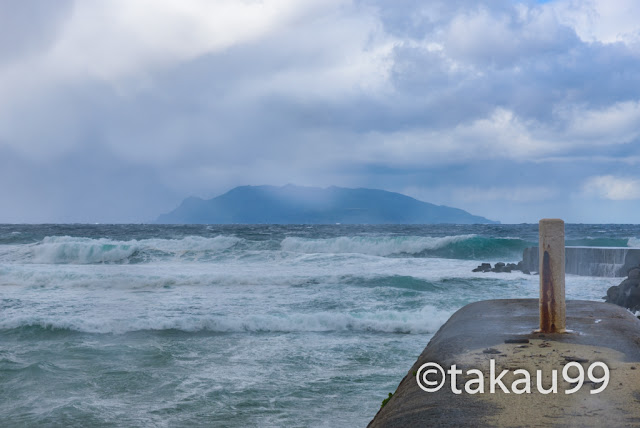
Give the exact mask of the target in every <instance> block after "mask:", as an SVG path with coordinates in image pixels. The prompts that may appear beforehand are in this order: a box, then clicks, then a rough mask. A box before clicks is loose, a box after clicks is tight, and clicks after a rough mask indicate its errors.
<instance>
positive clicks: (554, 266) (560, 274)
mask: <svg viewBox="0 0 640 428" xmlns="http://www.w3.org/2000/svg"><path fill="white" fill-rule="evenodd" d="M539 233H540V243H539V245H538V248H539V252H540V258H539V260H540V268H539V270H538V272H539V273H540V332H541V333H565V332H566V327H567V326H566V303H565V295H564V264H565V256H564V221H562V220H560V219H542V220H540V223H539Z"/></svg>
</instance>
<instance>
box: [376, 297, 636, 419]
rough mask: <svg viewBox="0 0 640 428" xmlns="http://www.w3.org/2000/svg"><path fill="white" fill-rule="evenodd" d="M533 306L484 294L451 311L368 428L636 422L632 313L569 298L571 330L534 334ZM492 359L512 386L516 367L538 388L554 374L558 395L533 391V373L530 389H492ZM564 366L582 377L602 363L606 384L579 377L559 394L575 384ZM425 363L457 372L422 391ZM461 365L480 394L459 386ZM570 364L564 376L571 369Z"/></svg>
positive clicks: (535, 311)
mask: <svg viewBox="0 0 640 428" xmlns="http://www.w3.org/2000/svg"><path fill="white" fill-rule="evenodd" d="M538 310H539V301H538V299H513V300H485V301H482V302H476V303H471V304H469V305H467V306H465V307H463V308H462V309H460V310H459V311H458V312H456V313H455V314H454V315H453V316H452V317H451V318H450V319H449V321H447V323H446V324H444V325H443V326H442V327H441V328H440V330H439V331H438V332H437V333H436V335H435V336H433V338H432V339H431V341H430V342H429V344H428V345H427V347H426V348H425V349H424V351H423V352H422V354H420V356H419V357H418V359H417V361H416V362H415V364H414V365H413V366H412V367H411V368H410V369H409V370H408V372H407V374H406V376H405V377H404V379H402V381H401V382H400V385H399V386H398V388H397V390H396V391H395V393H394V394H393V396H392V397H391V399H390V400H389V401H388V403H387V404H386V405H385V406H384V407H382V408H381V409H380V411H379V412H378V414H377V415H376V416H375V418H374V419H373V420H372V421H371V423H370V424H369V427H370V428H377V427H385V428H395V427H398V428H400V427H422V426H425V427H426V426H438V427H461V426H496V427H513V426H518V427H546V426H561V427H565V426H576V427H585V426H593V427H602V426H610V427H612V426H638V421H640V407H639V406H638V405H637V400H638V398H637V397H638V396H639V393H638V385H640V370H638V369H639V368H640V322H639V321H638V319H637V318H636V317H634V316H633V315H632V314H631V313H629V312H628V311H627V310H626V309H624V308H621V307H619V306H615V305H611V304H608V303H600V302H590V301H584V300H571V301H568V302H567V328H569V329H571V332H570V333H567V334H562V333H551V334H549V333H547V334H541V333H538V332H536V331H535V329H536V327H537V326H538ZM491 360H494V364H495V366H496V370H495V372H496V373H501V372H502V371H503V370H508V373H507V374H506V375H505V377H504V380H505V383H506V384H507V385H511V387H512V386H513V385H514V382H517V379H520V378H521V376H519V375H515V374H514V371H515V370H516V369H521V370H525V371H527V372H528V373H532V374H535V375H533V376H534V377H538V376H541V384H542V385H543V386H544V387H545V388H549V386H550V385H552V384H553V383H552V375H553V370H556V371H557V372H558V373H559V374H558V382H557V392H555V393H547V392H544V393H540V392H539V390H538V389H537V387H536V385H537V381H538V379H537V378H536V380H533V377H532V378H531V383H527V385H531V388H532V390H531V392H530V393H528V392H525V393H522V394H521V393H514V390H513V389H507V391H508V392H506V391H503V390H502V389H500V388H496V391H495V393H492V392H491V390H490V386H489V385H490V384H491V369H490V366H491ZM571 362H573V365H576V366H577V365H580V366H582V373H586V372H587V371H588V370H589V367H590V365H591V364H593V363H595V362H604V363H605V364H606V365H607V367H608V369H609V370H610V375H611V379H610V381H609V382H608V386H607V387H606V388H605V389H604V390H603V391H602V392H600V393H598V394H594V393H593V390H594V389H595V388H596V387H597V386H598V387H599V386H600V385H596V384H594V383H593V382H591V381H589V379H587V378H585V379H586V382H585V383H584V384H583V383H580V385H581V386H582V387H581V388H579V390H578V391H577V392H575V393H571V394H569V393H566V392H567V390H568V389H569V388H572V387H574V386H575V384H573V383H569V382H567V381H566V380H565V379H564V378H563V377H562V375H561V373H562V370H563V368H564V367H565V366H566V365H567V364H570V363H571ZM427 363H437V364H438V365H439V366H440V367H443V368H445V370H446V369H449V368H450V367H452V366H453V365H456V367H457V368H458V369H460V370H462V371H463V373H462V374H460V376H458V377H457V379H456V382H455V383H454V382H453V380H452V378H451V375H449V376H447V377H446V379H445V377H443V376H441V377H438V376H436V375H435V374H433V375H429V376H430V377H429V380H442V382H443V384H442V385H443V386H442V388H441V389H439V390H437V391H435V392H425V391H424V390H423V389H421V387H420V384H419V382H418V381H419V380H420V377H419V370H420V368H421V367H422V366H423V365H424V364H427ZM576 363H577V364H576ZM470 369H476V370H480V372H481V374H482V375H483V377H482V380H481V381H479V383H478V385H479V384H482V385H486V390H485V391H484V392H482V391H481V392H480V393H477V394H475V393H469V392H468V391H467V390H466V386H465V385H466V383H467V382H469V380H470V379H473V376H470V372H469V370H470ZM575 369H577V367H573V368H572V371H571V376H575V375H576V374H575V373H574V371H575ZM538 370H539V371H540V373H538V372H537V371H538ZM598 375H600V373H598ZM469 376H470V377H469ZM521 382H522V380H521ZM452 385H453V386H455V387H456V388H457V389H458V390H459V391H461V393H458V392H455V391H454V388H453V386H452ZM511 387H509V388H511Z"/></svg>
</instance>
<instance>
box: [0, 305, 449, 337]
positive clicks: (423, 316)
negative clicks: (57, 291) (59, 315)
mask: <svg viewBox="0 0 640 428" xmlns="http://www.w3.org/2000/svg"><path fill="white" fill-rule="evenodd" d="M450 315H451V314H450V313H449V312H446V311H442V310H439V309H437V308H434V307H425V308H423V309H422V310H419V311H377V312H355V313H335V312H317V313H308V314H305V313H298V314H290V315H248V316H246V317H234V316H196V315H192V316H185V317H181V318H157V319H126V320H104V319H96V318H92V317H83V318H80V317H71V318H67V319H64V318H63V319H53V318H49V317H36V318H29V317H20V318H12V319H10V320H0V330H13V331H15V330H20V329H33V328H36V329H39V330H47V331H54V332H60V331H61V330H63V331H64V330H66V331H75V332H82V333H97V334H124V333H130V332H135V331H166V330H178V331H183V332H188V333H195V332H212V333H245V332H255V333H270V332H271V333H289V332H291V333H293V332H336V331H338V332H339V331H361V332H373V333H402V334H425V333H434V332H435V331H436V330H437V329H438V328H440V326H441V325H442V324H443V323H444V322H445V321H446V320H447V319H448V317H449V316H450Z"/></svg>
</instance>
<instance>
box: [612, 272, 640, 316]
mask: <svg viewBox="0 0 640 428" xmlns="http://www.w3.org/2000/svg"><path fill="white" fill-rule="evenodd" d="M605 302H607V303H613V304H616V305H618V306H622V307H624V308H627V309H629V310H631V311H636V310H639V309H640V268H637V267H636V268H633V269H630V270H629V276H628V277H627V278H626V279H625V280H624V281H622V282H621V283H620V284H619V285H614V286H612V287H609V289H608V290H607V297H606V299H605Z"/></svg>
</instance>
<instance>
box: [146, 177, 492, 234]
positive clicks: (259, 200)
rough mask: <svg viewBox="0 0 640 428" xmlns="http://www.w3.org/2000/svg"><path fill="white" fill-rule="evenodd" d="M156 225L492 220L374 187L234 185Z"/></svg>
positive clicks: (187, 204)
mask: <svg viewBox="0 0 640 428" xmlns="http://www.w3.org/2000/svg"><path fill="white" fill-rule="evenodd" d="M155 223H158V224H235V223H237V224H336V223H340V224H438V223H449V224H476V223H482V224H498V223H499V222H497V221H492V220H489V219H486V218H484V217H480V216H476V215H473V214H470V213H468V212H466V211H464V210H461V209H458V208H452V207H447V206H444V205H434V204H430V203H428V202H422V201H419V200H417V199H414V198H412V197H409V196H406V195H403V194H400V193H395V192H389V191H385V190H378V189H364V188H358V189H350V188H343V187H336V186H331V187H327V188H319V187H303V186H294V185H291V184H289V185H286V186H281V187H277V186H240V187H236V188H234V189H232V190H230V191H228V192H227V193H225V194H223V195H220V196H217V197H215V198H212V199H206V200H205V199H202V198H197V197H189V198H187V199H185V200H184V201H183V202H182V203H181V204H180V206H178V207H177V208H176V209H174V210H173V211H171V212H169V213H167V214H163V215H161V216H159V217H158V219H157V220H156V221H155Z"/></svg>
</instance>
